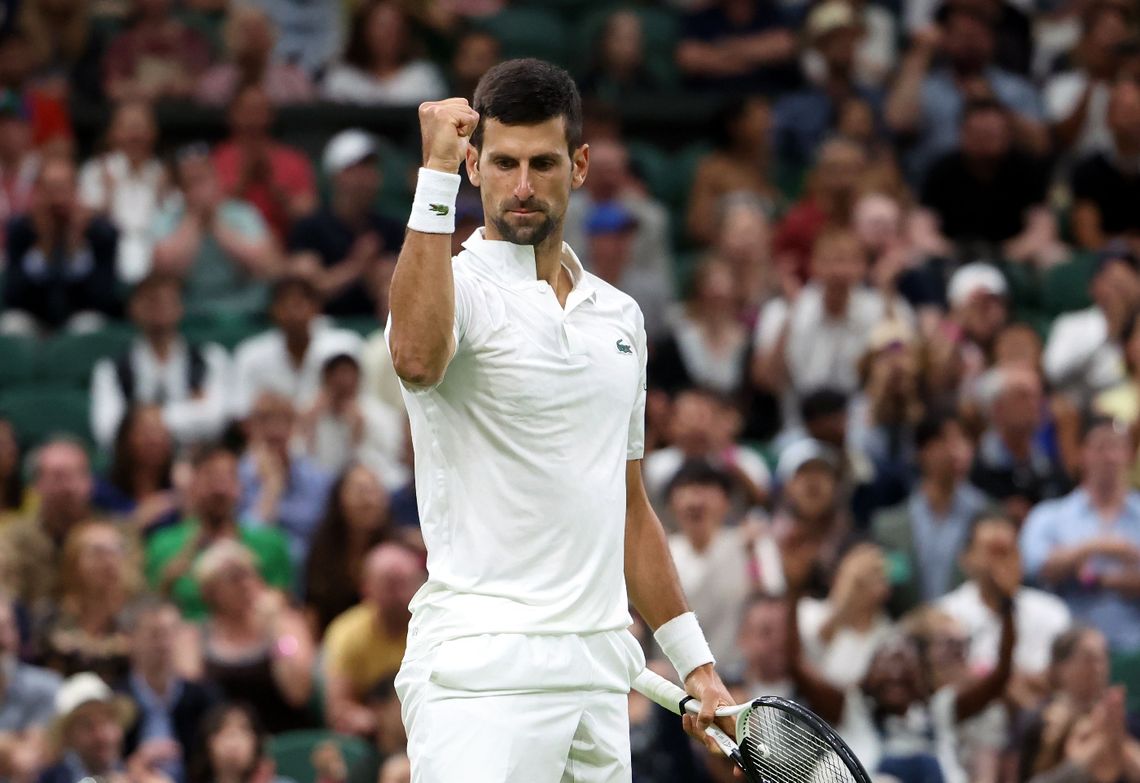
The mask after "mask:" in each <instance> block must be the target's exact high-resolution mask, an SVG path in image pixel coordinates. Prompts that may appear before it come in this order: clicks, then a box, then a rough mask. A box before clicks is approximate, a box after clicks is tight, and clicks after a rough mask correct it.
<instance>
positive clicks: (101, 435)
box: [91, 272, 229, 448]
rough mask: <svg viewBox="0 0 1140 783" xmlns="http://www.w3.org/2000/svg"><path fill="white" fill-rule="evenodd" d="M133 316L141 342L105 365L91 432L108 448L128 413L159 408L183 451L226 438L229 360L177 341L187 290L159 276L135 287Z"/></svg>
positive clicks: (100, 368) (98, 369)
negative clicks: (135, 408) (186, 446)
mask: <svg viewBox="0 0 1140 783" xmlns="http://www.w3.org/2000/svg"><path fill="white" fill-rule="evenodd" d="M127 312H128V313H129V315H130V317H131V320H132V321H133V322H134V325H135V327H136V328H137V329H138V331H139V336H138V337H136V338H135V340H134V342H133V343H132V345H131V347H130V348H129V349H128V350H127V351H126V352H125V353H123V354H120V355H119V356H114V357H107V358H104V359H100V360H99V361H98V362H97V363H96V365H95V369H94V371H93V373H92V376H91V431H92V432H93V433H94V435H95V439H96V441H97V442H98V443H99V445H100V446H102V447H103V448H107V447H109V446H110V445H111V444H112V441H113V440H114V439H115V437H116V434H117V433H119V432H120V430H121V425H122V421H123V419H124V417H125V416H126V412H127V411H128V410H129V409H130V408H131V407H132V406H137V405H147V406H149V405H153V406H155V407H157V408H158V409H159V410H160V412H161V415H162V421H163V424H164V425H165V427H166V428H167V429H169V431H170V434H172V435H173V436H174V437H175V438H176V439H177V440H178V441H179V442H180V443H194V442H196V441H200V440H204V439H207V438H212V437H216V436H217V435H219V434H221V430H222V427H223V426H224V424H225V396H226V381H227V378H226V371H227V369H228V365H229V360H228V359H227V357H226V354H225V351H224V350H223V349H222V348H220V347H219V346H217V345H213V344H207V345H204V346H194V345H189V344H188V343H187V342H186V340H185V339H183V338H182V336H181V335H180V334H179V333H178V325H179V322H180V321H181V320H182V315H183V304H182V284H181V282H180V281H179V279H178V278H177V277H174V276H173V275H170V274H168V273H164V272H153V273H151V274H149V275H147V276H146V277H144V278H143V279H142V280H140V281H139V282H138V284H137V285H135V287H134V289H133V290H132V291H131V295H130V299H129V301H128V304H127Z"/></svg>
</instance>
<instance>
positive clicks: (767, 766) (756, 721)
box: [740, 707, 856, 783]
mask: <svg viewBox="0 0 1140 783" xmlns="http://www.w3.org/2000/svg"><path fill="white" fill-rule="evenodd" d="M743 728H744V736H743V738H742V739H743V741H742V742H741V744H740V750H741V753H742V754H743V755H744V758H745V763H746V765H747V766H748V767H749V768H750V771H752V773H753V776H754V777H755V778H756V779H757V780H762V781H763V783H855V781H856V778H855V776H854V775H852V773H851V771H850V770H849V769H848V768H847V765H846V764H845V763H844V762H843V759H842V758H841V757H840V756H839V755H838V754H837V753H836V752H835V751H834V750H833V749H832V747H831V746H830V745H829V744H828V743H827V742H826V741H824V740H823V739H822V738H821V737H820V736H819V735H818V733H817V732H816V730H815V729H814V728H813V727H812V726H811V725H810V724H808V723H806V722H804V721H803V720H800V719H799V718H797V717H796V716H795V715H792V714H791V713H788V712H785V711H783V710H778V709H772V708H765V707H757V708H756V709H753V710H752V712H751V713H749V715H748V717H747V719H746V721H745V724H744V727H743Z"/></svg>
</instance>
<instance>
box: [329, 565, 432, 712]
mask: <svg viewBox="0 0 1140 783" xmlns="http://www.w3.org/2000/svg"><path fill="white" fill-rule="evenodd" d="M426 577H427V574H426V573H425V571H424V567H423V563H422V562H421V560H420V557H419V555H418V554H417V553H415V552H412V551H411V550H410V549H407V548H405V547H403V546H400V545H397V544H380V545H379V546H377V547H376V548H374V549H373V550H372V551H371V552H369V553H368V555H367V557H366V558H365V560H364V565H363V572H362V575H361V581H360V594H361V596H363V600H362V601H361V602H360V603H359V604H357V605H356V606H354V607H353V608H351V609H349V610H348V611H346V612H344V613H343V614H341V615H340V616H339V617H337V618H336V619H335V620H333V622H332V624H331V625H329V628H328V632H327V633H326V634H325V642H324V659H325V714H326V715H327V716H328V722H329V725H330V726H331V727H332V728H333V730H334V731H343V732H346V733H349V734H370V733H372V732H373V731H375V730H376V728H377V727H376V722H375V720H376V716H375V715H374V714H373V712H372V711H371V710H369V709H368V708H367V707H366V706H365V705H364V703H363V702H364V697H365V695H366V694H367V693H368V690H369V689H370V688H371V687H372V685H373V684H375V683H376V682H378V681H379V680H381V679H382V678H383V677H389V676H391V675H393V674H395V672H396V670H397V669H398V668H399V667H400V660H401V659H402V658H403V656H404V646H405V644H406V642H407V634H408V621H409V620H410V619H411V612H410V611H409V609H408V602H409V601H411V599H412V596H413V594H415V592H416V591H417V590H418V589H419V588H420V585H422V584H423V583H424V580H425V579H426Z"/></svg>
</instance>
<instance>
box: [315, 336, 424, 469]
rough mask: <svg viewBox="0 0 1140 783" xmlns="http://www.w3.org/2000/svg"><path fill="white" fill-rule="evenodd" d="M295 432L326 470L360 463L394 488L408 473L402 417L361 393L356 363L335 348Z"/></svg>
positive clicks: (358, 367) (353, 359) (403, 419)
mask: <svg viewBox="0 0 1140 783" xmlns="http://www.w3.org/2000/svg"><path fill="white" fill-rule="evenodd" d="M300 418H301V422H300V427H299V430H300V433H299V435H300V437H301V440H302V441H303V442H304V444H305V453H306V454H307V455H308V456H309V457H310V458H311V459H312V460H313V461H314V462H315V463H316V464H317V465H318V466H320V467H321V468H322V469H324V470H325V471H327V472H329V473H340V472H341V471H343V470H344V469H345V468H347V467H348V466H349V465H351V464H352V463H353V462H360V463H361V464H363V465H366V466H367V467H368V468H369V469H370V470H372V471H374V472H375V473H376V474H377V475H379V476H380V478H381V480H382V481H383V482H384V486H385V487H387V488H388V489H389V490H393V491H394V490H397V489H399V488H400V487H402V486H404V484H406V483H407V481H408V479H409V478H410V475H409V472H408V468H407V467H405V465H404V464H403V457H404V433H405V431H406V429H407V419H406V417H405V416H404V415H403V410H402V409H400V410H393V409H392V408H390V407H388V406H387V405H385V404H384V403H382V402H380V401H379V400H377V399H374V398H373V397H371V396H370V395H368V394H364V393H362V389H361V372H360V362H358V361H357V360H356V357H355V356H352V355H351V354H347V353H340V354H337V355H335V356H331V357H329V359H328V360H327V361H326V362H325V364H324V367H322V368H321V390H320V392H319V393H318V394H317V398H316V400H314V401H313V404H312V405H311V406H310V407H309V408H308V409H306V410H303V411H301V417H300Z"/></svg>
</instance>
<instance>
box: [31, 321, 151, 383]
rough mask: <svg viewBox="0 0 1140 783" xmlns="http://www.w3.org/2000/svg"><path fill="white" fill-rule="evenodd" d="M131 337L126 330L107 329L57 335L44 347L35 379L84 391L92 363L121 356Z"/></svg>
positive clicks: (123, 328)
mask: <svg viewBox="0 0 1140 783" xmlns="http://www.w3.org/2000/svg"><path fill="white" fill-rule="evenodd" d="M133 335H134V331H133V330H132V329H130V328H128V327H125V326H109V327H107V328H105V329H101V330H99V331H98V332H91V333H89V334H60V335H56V336H55V337H52V338H50V339H48V340H46V341H45V342H44V343H43V347H42V349H41V350H40V356H39V362H38V365H37V368H36V375H37V376H38V377H39V378H40V379H41V380H42V381H44V382H46V383H48V384H54V385H71V386H79V387H83V388H86V387H87V384H88V383H89V382H90V380H91V369H92V368H93V367H94V366H95V363H96V362H97V361H99V360H100V359H103V358H105V357H108V356H116V355H117V354H119V353H122V352H123V351H124V350H126V348H127V346H128V345H129V344H130V342H131V338H132V337H133Z"/></svg>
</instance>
